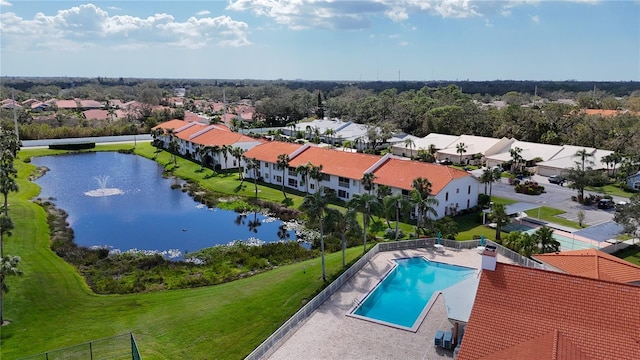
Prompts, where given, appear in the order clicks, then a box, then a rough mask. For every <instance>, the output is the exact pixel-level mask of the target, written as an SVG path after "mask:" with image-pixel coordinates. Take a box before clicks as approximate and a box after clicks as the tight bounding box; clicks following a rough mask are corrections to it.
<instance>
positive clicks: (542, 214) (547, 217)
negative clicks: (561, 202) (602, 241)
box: [525, 206, 584, 229]
mask: <svg viewBox="0 0 640 360" xmlns="http://www.w3.org/2000/svg"><path fill="white" fill-rule="evenodd" d="M525 212H526V213H527V215H529V216H530V217H532V218H534V219H538V218H539V219H540V220H543V221H547V222H551V223H554V224H558V225H563V226H568V227H570V228H574V229H582V228H583V227H584V226H580V225H579V224H578V223H577V222H575V221H571V220H567V219H564V218H561V217H559V216H557V215H560V214H564V213H565V212H566V211H563V210H559V209H555V208H551V207H547V206H542V207H541V208H538V209H531V210H527V211H525Z"/></svg>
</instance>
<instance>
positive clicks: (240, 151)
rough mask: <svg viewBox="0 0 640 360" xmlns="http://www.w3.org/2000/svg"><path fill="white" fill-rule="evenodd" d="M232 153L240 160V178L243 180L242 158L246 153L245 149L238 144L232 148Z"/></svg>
mask: <svg viewBox="0 0 640 360" xmlns="http://www.w3.org/2000/svg"><path fill="white" fill-rule="evenodd" d="M231 155H232V156H233V157H235V158H236V160H237V161H238V164H237V165H238V180H242V166H240V160H241V159H242V156H243V155H244V149H243V148H241V147H239V146H236V147H234V148H233V149H231Z"/></svg>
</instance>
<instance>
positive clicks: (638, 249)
mask: <svg viewBox="0 0 640 360" xmlns="http://www.w3.org/2000/svg"><path fill="white" fill-rule="evenodd" d="M613 255H615V256H617V257H619V258H621V259H624V260H627V261H628V262H630V263H634V264H636V265H640V246H639V245H633V246H629V247H628V248H626V249H624V250H622V251H618V252H616V253H615V254H613Z"/></svg>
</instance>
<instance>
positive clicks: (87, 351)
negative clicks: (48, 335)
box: [22, 333, 142, 360]
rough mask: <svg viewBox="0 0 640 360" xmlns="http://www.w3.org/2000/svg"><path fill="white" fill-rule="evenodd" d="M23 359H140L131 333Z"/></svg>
mask: <svg viewBox="0 0 640 360" xmlns="http://www.w3.org/2000/svg"><path fill="white" fill-rule="evenodd" d="M22 359H23V360H36V359H43V360H62V359H64V360H76V359H77V360H87V359H88V360H106V359H113V360H125V359H126V360H129V359H131V360H141V359H142V357H141V356H140V352H139V351H138V344H137V343H136V340H135V338H134V337H133V333H128V334H122V335H116V336H112V337H109V338H105V339H100V340H94V341H89V342H87V343H84V344H79V345H75V346H70V347H67V348H63V349H58V350H52V351H47V352H45V353H41V354H37V355H32V356H29V357H25V358H22Z"/></svg>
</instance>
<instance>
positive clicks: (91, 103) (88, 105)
mask: <svg viewBox="0 0 640 360" xmlns="http://www.w3.org/2000/svg"><path fill="white" fill-rule="evenodd" d="M80 107H81V108H83V109H102V108H103V107H104V106H103V105H102V103H101V102H99V101H95V100H80Z"/></svg>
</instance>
